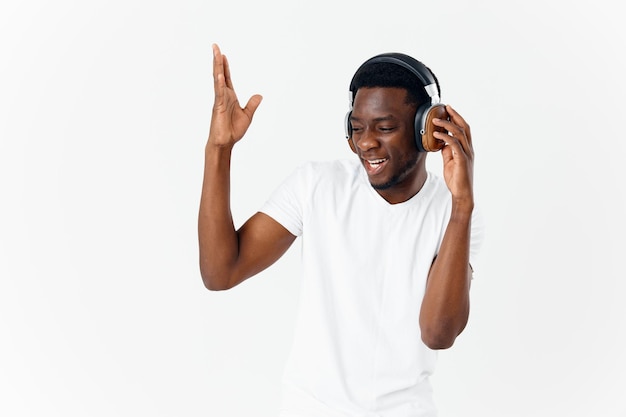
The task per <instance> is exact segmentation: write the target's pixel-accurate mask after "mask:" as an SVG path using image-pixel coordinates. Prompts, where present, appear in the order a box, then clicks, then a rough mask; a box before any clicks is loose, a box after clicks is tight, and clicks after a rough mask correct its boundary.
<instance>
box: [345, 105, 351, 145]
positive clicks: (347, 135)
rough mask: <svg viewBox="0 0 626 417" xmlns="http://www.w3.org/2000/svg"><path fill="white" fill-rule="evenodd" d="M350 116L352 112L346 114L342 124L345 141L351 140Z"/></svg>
mask: <svg viewBox="0 0 626 417" xmlns="http://www.w3.org/2000/svg"><path fill="white" fill-rule="evenodd" d="M350 116H352V110H350V111H349V112H348V113H346V118H345V120H344V124H343V127H344V129H345V131H346V139H350V138H352V123H350Z"/></svg>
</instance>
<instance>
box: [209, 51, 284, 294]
mask: <svg viewBox="0 0 626 417" xmlns="http://www.w3.org/2000/svg"><path fill="white" fill-rule="evenodd" d="M213 82H214V90H215V102H214V105H213V114H212V117H211V128H210V131H209V139H208V141H207V144H206V148H205V167H204V181H203V184H202V196H201V199H200V211H199V214H198V240H199V249H200V273H201V275H202V280H203V282H204V285H205V286H206V287H207V288H208V289H210V290H223V289H228V288H232V287H234V286H235V285H237V284H239V283H240V282H242V281H243V280H245V279H246V278H249V277H251V276H253V275H255V274H257V273H258V272H260V271H262V270H263V269H265V268H267V267H268V266H270V265H271V264H272V263H274V262H275V261H276V260H277V259H278V258H280V256H281V255H282V254H284V253H285V251H286V250H287V249H288V248H289V246H290V245H291V244H292V243H293V241H294V240H295V236H293V235H292V234H291V233H289V232H288V231H287V230H286V229H285V228H284V227H282V226H281V225H280V224H279V223H277V222H276V221H275V220H273V219H272V218H270V217H269V216H267V215H265V214H262V213H257V214H255V215H254V216H252V217H251V218H250V219H249V220H248V221H247V222H246V223H245V224H244V225H243V226H242V227H241V228H240V229H239V230H235V227H234V223H233V218H232V214H231V210H230V161H231V155H232V150H233V146H234V145H235V143H237V142H238V141H239V140H240V139H241V138H242V137H243V135H244V134H245V132H246V131H247V130H248V127H249V126H250V123H251V121H252V116H253V115H254V112H255V111H256V109H257V107H258V106H259V104H260V103H261V99H262V98H261V96H259V95H255V96H252V97H251V98H250V100H249V101H248V103H247V104H246V106H245V107H244V108H241V107H240V106H239V101H238V100H237V96H236V94H235V91H234V89H233V85H232V80H231V78H230V70H229V67H228V61H227V59H226V57H225V56H224V55H222V54H221V52H220V50H219V48H218V47H217V45H214V46H213Z"/></svg>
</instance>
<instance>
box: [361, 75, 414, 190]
mask: <svg viewBox="0 0 626 417" xmlns="http://www.w3.org/2000/svg"><path fill="white" fill-rule="evenodd" d="M406 94H407V93H406V90H404V89H402V88H380V87H376V88H360V89H359V90H358V91H357V94H356V97H355V99H354V106H353V110H352V115H351V117H350V121H351V123H352V132H353V133H352V139H351V140H350V147H351V148H352V150H353V151H354V153H356V154H357V155H358V156H359V158H360V159H361V163H362V164H363V167H364V168H365V171H366V172H367V175H368V177H369V181H370V183H371V184H372V187H374V188H375V189H376V190H377V191H378V192H379V193H380V194H381V195H382V196H383V197H385V198H386V199H387V200H388V201H389V198H387V195H390V194H397V193H404V194H407V195H406V196H405V197H406V198H405V199H408V198H410V197H412V196H413V195H414V194H415V193H417V191H419V187H421V183H419V184H417V183H418V182H419V179H421V176H420V178H417V177H418V174H419V173H420V172H421V171H420V167H423V161H424V156H423V155H422V154H420V152H418V150H417V146H416V145H415V134H414V129H415V128H414V120H415V111H416V107H415V105H411V104H407V103H406ZM420 162H422V163H420ZM422 182H423V179H422ZM416 188H417V189H416ZM394 199H395V198H394Z"/></svg>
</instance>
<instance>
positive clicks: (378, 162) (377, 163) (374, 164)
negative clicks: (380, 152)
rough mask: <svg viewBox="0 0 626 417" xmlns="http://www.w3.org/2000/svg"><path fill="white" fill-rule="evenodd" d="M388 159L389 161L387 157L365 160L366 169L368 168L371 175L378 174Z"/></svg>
mask: <svg viewBox="0 0 626 417" xmlns="http://www.w3.org/2000/svg"><path fill="white" fill-rule="evenodd" d="M387 161H388V159H387V158H380V159H364V160H363V162H364V165H365V169H366V170H367V173H368V174H370V175H374V174H377V173H378V172H379V171H381V170H382V169H383V167H384V166H385V163H386V162H387Z"/></svg>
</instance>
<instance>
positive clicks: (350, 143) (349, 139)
mask: <svg viewBox="0 0 626 417" xmlns="http://www.w3.org/2000/svg"><path fill="white" fill-rule="evenodd" d="M348 145H350V149H352V152H354V153H356V148H355V147H354V142H353V141H352V138H348Z"/></svg>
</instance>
